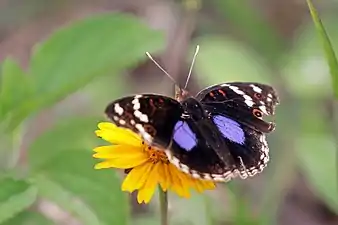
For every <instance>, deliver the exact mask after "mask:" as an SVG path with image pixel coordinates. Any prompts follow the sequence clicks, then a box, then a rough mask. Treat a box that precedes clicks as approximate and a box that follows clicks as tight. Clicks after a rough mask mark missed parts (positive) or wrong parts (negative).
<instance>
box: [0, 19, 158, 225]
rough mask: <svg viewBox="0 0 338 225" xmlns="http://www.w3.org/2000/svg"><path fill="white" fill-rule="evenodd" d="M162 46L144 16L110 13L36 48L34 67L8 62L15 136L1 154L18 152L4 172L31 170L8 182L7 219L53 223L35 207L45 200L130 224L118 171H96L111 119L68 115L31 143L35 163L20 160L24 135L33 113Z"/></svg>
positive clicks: (5, 97)
mask: <svg viewBox="0 0 338 225" xmlns="http://www.w3.org/2000/svg"><path fill="white" fill-rule="evenodd" d="M162 46H163V37H162V35H161V34H160V33H159V32H155V31H153V30H150V29H149V28H148V27H147V26H146V25H144V24H142V23H141V22H140V21H138V20H137V19H136V18H134V17H131V16H127V15H123V14H117V13H116V14H104V15H100V16H94V17H91V18H88V19H85V20H82V21H78V22H75V23H74V24H71V25H69V26H67V27H64V28H62V29H60V30H58V31H57V32H55V33H54V34H53V35H52V36H51V37H49V38H48V39H47V40H46V41H44V42H43V43H41V44H39V45H38V46H36V47H35V48H34V53H33V55H32V58H31V62H30V64H29V68H28V70H27V71H23V70H22V69H21V68H20V66H19V65H18V64H17V63H16V62H15V61H13V60H12V59H6V60H5V61H4V62H3V63H2V75H1V89H0V106H1V107H0V109H1V111H0V119H1V120H0V121H1V126H0V127H1V131H2V132H3V134H2V135H3V136H5V137H8V138H4V139H2V141H3V142H2V143H1V152H0V153H2V152H4V153H5V152H7V153H8V152H10V154H6V155H8V156H9V157H8V158H7V160H4V162H6V161H11V162H12V163H10V164H9V165H6V166H3V167H2V170H3V171H6V172H7V173H8V174H13V176H15V177H17V176H22V175H23V174H22V171H23V169H28V173H24V174H26V175H25V177H23V178H21V179H17V178H14V177H13V178H6V177H4V178H3V179H2V180H1V181H0V186H1V191H0V223H1V224H2V223H3V222H5V221H7V222H6V224H47V223H50V224H52V221H50V222H46V221H48V219H47V218H45V217H44V216H43V215H41V214H39V213H37V212H33V211H32V212H31V211H27V209H29V208H31V207H30V206H34V205H37V204H39V200H38V199H40V198H42V199H47V200H49V201H51V202H52V203H54V204H56V205H58V206H59V207H62V208H64V209H66V210H67V211H69V212H70V213H71V214H72V215H74V216H76V217H77V218H78V220H80V221H82V222H83V224H90V225H93V224H107V225H108V224H121V225H122V224H127V223H128V217H129V216H128V214H129V210H128V207H127V206H128V205H127V201H126V199H125V197H126V196H125V195H123V194H122V193H121V191H120V182H119V178H118V174H116V173H114V172H113V171H109V172H108V171H98V172H97V171H94V169H93V165H94V164H95V162H94V161H93V159H92V158H91V154H92V153H91V149H92V148H93V146H95V144H96V143H97V139H96V138H95V135H94V134H93V132H94V130H95V129H96V128H95V127H96V123H97V122H98V121H100V120H102V119H103V118H101V117H98V116H87V115H85V114H84V115H82V116H80V117H73V118H68V119H66V120H64V121H62V120H61V121H60V123H57V124H56V125H55V126H53V127H51V128H50V129H49V130H47V131H46V132H44V133H43V134H42V135H40V136H39V137H37V138H36V139H35V140H34V141H33V143H31V144H30V146H29V147H28V161H27V168H22V167H21V166H22V165H20V164H18V161H17V155H18V154H20V148H17V147H18V146H20V143H17V142H19V141H20V138H17V137H18V136H22V135H23V134H24V133H23V131H24V130H25V128H26V126H25V122H26V121H27V119H29V118H31V116H32V115H34V114H36V113H38V112H39V111H41V110H43V109H45V108H46V107H50V106H53V105H55V104H56V103H57V102H59V101H60V100H63V99H65V98H66V97H67V96H69V95H70V94H72V93H74V92H76V91H77V90H78V89H80V88H82V87H84V86H85V85H87V84H90V83H91V82H92V81H93V80H94V79H97V78H98V77H103V76H106V75H107V74H111V75H113V76H115V77H117V76H118V75H119V74H120V73H121V72H122V71H123V70H124V69H125V68H127V67H130V66H132V65H134V64H136V63H138V62H140V60H143V59H144V57H145V54H144V53H145V52H146V51H152V52H154V51H157V50H159V49H160V48H161V47H162ZM117 81H118V82H121V79H119V80H118V79H117ZM102 107H103V106H102ZM5 142H6V143H8V144H6V143H5ZM4 146H11V148H5V147H4ZM3 147H4V149H2V148H3ZM4 155H5V154H4ZM10 171H11V172H10Z"/></svg>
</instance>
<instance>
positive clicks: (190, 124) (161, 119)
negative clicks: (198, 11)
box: [106, 82, 279, 181]
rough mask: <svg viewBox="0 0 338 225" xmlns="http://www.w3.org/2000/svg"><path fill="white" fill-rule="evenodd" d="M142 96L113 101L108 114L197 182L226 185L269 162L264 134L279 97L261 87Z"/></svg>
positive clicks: (271, 126)
mask: <svg viewBox="0 0 338 225" xmlns="http://www.w3.org/2000/svg"><path fill="white" fill-rule="evenodd" d="M180 97H181V99H180V100H181V101H177V100H175V99H172V98H170V97H166V96H162V95H155V94H143V95H135V96H129V97H124V98H121V99H118V100H116V101H114V102H112V103H111V104H110V105H109V106H108V107H107V109H106V114H107V115H108V117H109V118H111V119H112V120H113V121H114V122H115V123H116V124H117V125H118V126H122V127H126V128H129V129H131V130H133V131H134V132H136V133H138V134H140V135H141V136H142V137H143V139H144V140H145V141H146V142H147V143H148V144H150V145H153V146H157V147H159V148H161V149H164V151H165V152H166V154H167V156H168V159H169V161H170V162H171V163H173V164H174V165H175V166H176V167H177V168H179V169H180V170H182V171H183V172H185V173H189V174H191V175H192V176H193V177H195V178H200V179H207V180H216V181H228V180H230V179H231V178H233V177H237V176H239V177H241V178H243V179H244V178H247V177H248V176H253V175H255V174H257V173H259V172H261V171H262V170H263V169H264V167H266V165H267V162H268V160H269V155H268V152H269V149H268V146H267V143H266V140H265V133H269V132H271V131H272V130H274V128H275V125H274V124H273V123H271V122H266V121H265V120H263V115H273V114H274V110H275V108H274V107H275V105H277V104H278V103H279V100H278V97H277V95H276V93H275V91H274V90H273V88H272V87H270V86H268V85H263V84H258V83H241V82H233V83H224V84H220V85H215V86H211V87H208V88H206V89H204V90H202V91H201V92H199V93H198V94H197V95H196V96H194V97H193V96H189V95H186V93H185V95H184V96H183V95H181V96H180Z"/></svg>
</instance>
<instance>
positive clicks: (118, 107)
mask: <svg viewBox="0 0 338 225" xmlns="http://www.w3.org/2000/svg"><path fill="white" fill-rule="evenodd" d="M114 110H115V112H116V113H117V114H118V115H120V116H121V115H122V114H123V111H124V110H123V108H122V107H121V106H120V104H119V103H115V105H114Z"/></svg>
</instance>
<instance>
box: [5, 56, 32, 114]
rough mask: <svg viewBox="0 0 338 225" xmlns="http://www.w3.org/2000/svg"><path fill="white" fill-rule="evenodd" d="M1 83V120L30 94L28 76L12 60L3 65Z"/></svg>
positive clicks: (7, 60)
mask: <svg viewBox="0 0 338 225" xmlns="http://www.w3.org/2000/svg"><path fill="white" fill-rule="evenodd" d="M1 69H2V73H1V82H0V118H1V117H4V116H6V115H7V113H9V112H11V110H13V109H15V108H16V107H18V106H19V105H21V104H22V103H23V102H24V101H26V99H27V98H28V97H29V94H30V90H29V89H30V85H29V83H28V76H27V75H26V74H25V73H24V71H22V69H21V68H20V66H19V65H18V64H17V63H16V62H15V61H13V60H11V59H9V58H8V59H6V60H5V61H4V62H3V63H2V67H1Z"/></svg>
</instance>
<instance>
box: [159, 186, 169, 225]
mask: <svg viewBox="0 0 338 225" xmlns="http://www.w3.org/2000/svg"><path fill="white" fill-rule="evenodd" d="M159 198H160V207H161V225H169V221H168V192H166V191H163V190H162V188H161V187H159Z"/></svg>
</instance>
